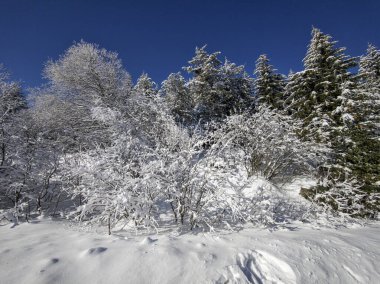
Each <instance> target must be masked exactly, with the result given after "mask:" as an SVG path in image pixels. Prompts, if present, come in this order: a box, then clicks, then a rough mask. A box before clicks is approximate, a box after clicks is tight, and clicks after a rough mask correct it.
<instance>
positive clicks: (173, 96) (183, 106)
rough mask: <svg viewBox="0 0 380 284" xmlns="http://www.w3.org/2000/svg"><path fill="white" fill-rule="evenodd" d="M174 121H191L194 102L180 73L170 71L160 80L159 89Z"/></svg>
mask: <svg viewBox="0 0 380 284" xmlns="http://www.w3.org/2000/svg"><path fill="white" fill-rule="evenodd" d="M160 93H161V95H162V96H163V97H164V99H165V101H166V104H167V106H168V108H169V110H170V112H171V113H172V115H173V116H174V117H175V119H176V121H177V122H179V123H182V124H184V125H188V124H191V122H192V121H193V107H194V103H193V100H192V97H191V96H190V93H189V89H188V88H187V86H186V81H185V78H183V76H182V75H181V73H172V74H170V75H169V77H168V78H167V79H166V80H165V81H164V82H162V87H161V90H160Z"/></svg>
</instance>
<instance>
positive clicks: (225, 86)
mask: <svg viewBox="0 0 380 284" xmlns="http://www.w3.org/2000/svg"><path fill="white" fill-rule="evenodd" d="M219 54H220V52H215V53H212V54H209V53H207V51H206V47H205V46H204V47H202V48H196V50H195V56H194V57H193V59H192V60H190V61H189V64H190V66H188V67H184V70H186V71H187V72H188V73H190V74H192V75H193V77H192V78H191V79H190V81H189V83H188V87H189V90H190V94H191V96H192V98H193V100H194V103H195V115H196V117H197V118H198V119H200V120H202V121H204V122H207V121H210V120H212V119H220V118H224V117H225V116H227V115H230V114H232V113H235V112H239V111H242V110H244V109H246V108H248V107H250V106H251V105H252V79H251V78H249V76H248V75H247V74H246V72H245V71H244V67H243V66H237V65H235V64H234V63H231V62H229V61H227V60H226V61H225V63H224V64H223V63H222V62H221V61H220V60H219V59H218V55H219Z"/></svg>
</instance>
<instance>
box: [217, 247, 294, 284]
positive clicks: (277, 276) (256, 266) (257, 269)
mask: <svg viewBox="0 0 380 284" xmlns="http://www.w3.org/2000/svg"><path fill="white" fill-rule="evenodd" d="M296 280H297V279H296V275H295V273H294V271H293V269H292V268H291V267H290V266H289V264H287V263H286V262H285V261H283V260H281V259H279V258H277V257H275V256H273V255H271V254H269V253H267V252H264V251H248V252H246V253H239V254H238V255H237V256H236V264H233V265H229V266H227V267H226V270H225V271H224V272H223V273H222V276H221V277H220V279H219V280H218V281H217V283H255V284H263V283H296Z"/></svg>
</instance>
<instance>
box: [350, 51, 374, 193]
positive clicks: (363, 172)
mask: <svg viewBox="0 0 380 284" xmlns="http://www.w3.org/2000/svg"><path fill="white" fill-rule="evenodd" d="M358 78H359V84H358V86H357V88H356V89H354V90H349V88H345V89H344V93H343V97H344V99H345V102H344V104H343V106H344V115H345V117H346V120H345V121H344V122H345V123H346V129H347V131H346V132H347V136H348V137H349V138H350V141H351V143H350V144H351V145H350V147H348V148H347V153H346V160H347V163H348V164H349V167H350V168H351V169H352V172H353V174H354V175H355V176H356V177H357V178H358V180H360V181H361V182H362V183H364V184H365V185H366V188H371V187H373V186H374V185H375V184H377V183H379V182H380V151H379V149H380V139H379V138H380V51H379V50H377V49H376V47H374V46H373V45H369V46H368V49H367V54H366V55H365V56H362V57H361V58H360V63H359V74H358ZM347 119H348V120H350V121H351V123H350V124H349V125H347ZM377 190H378V191H379V185H377Z"/></svg>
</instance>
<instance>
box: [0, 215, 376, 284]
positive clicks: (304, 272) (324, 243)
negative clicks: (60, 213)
mask: <svg viewBox="0 0 380 284" xmlns="http://www.w3.org/2000/svg"><path fill="white" fill-rule="evenodd" d="M379 244H380V223H373V224H371V225H368V226H366V227H360V226H357V227H354V228H341V229H331V228H319V229H316V228H311V227H308V226H307V225H305V224H301V223H300V224H298V225H297V224H293V225H291V226H289V227H288V228H287V229H282V230H278V231H273V232H271V231H269V230H267V229H257V228H256V229H254V228H246V229H244V230H242V231H240V232H223V233H201V234H197V235H195V234H191V233H187V234H182V235H181V234H179V233H177V232H174V231H172V232H166V233H160V234H152V235H133V234H126V233H117V232H116V233H114V234H113V235H111V236H108V235H104V234H100V233H95V232H83V231H80V230H78V229H76V228H75V227H71V226H69V224H68V223H66V222H65V221H52V220H49V219H40V220H37V221H35V222H33V223H23V224H21V225H18V226H12V225H10V224H7V225H2V226H0V282H1V283H3V284H8V283H17V284H21V283H28V284H31V283H38V284H42V283H70V284H74V283H81V284H85V283H91V284H92V283H107V284H108V283H344V284H347V283H379V280H380V248H379Z"/></svg>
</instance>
